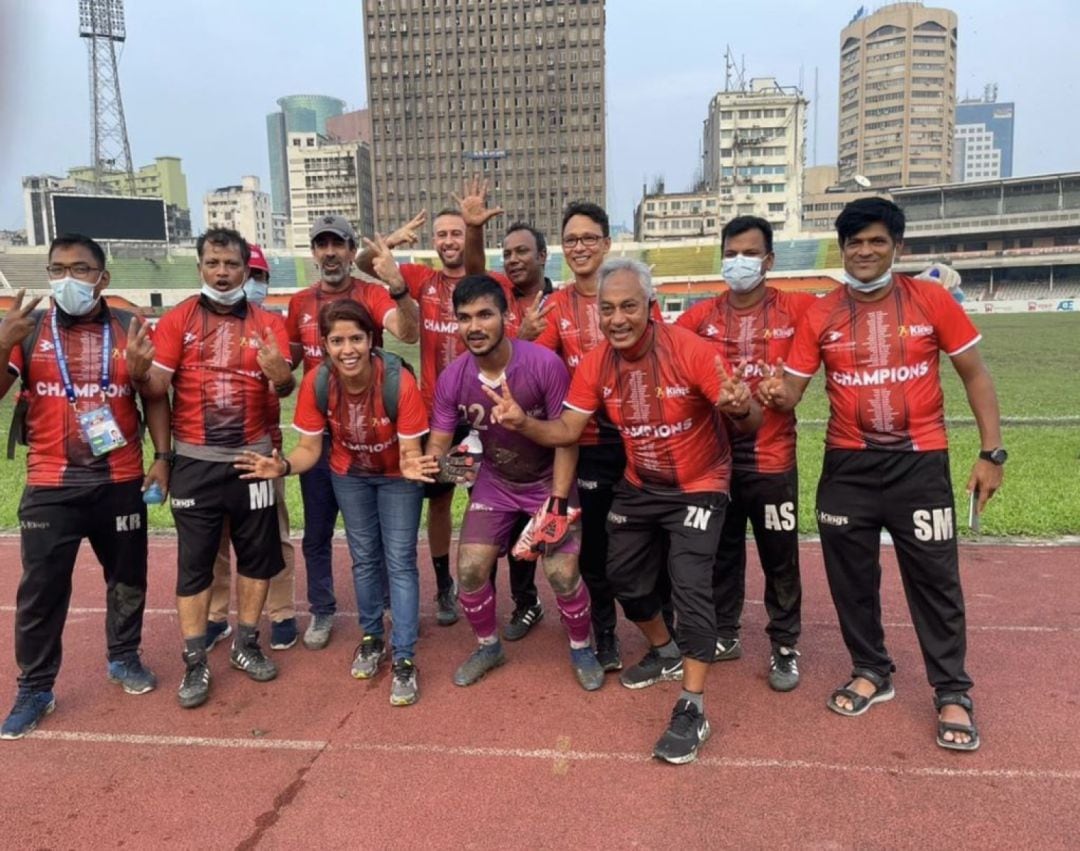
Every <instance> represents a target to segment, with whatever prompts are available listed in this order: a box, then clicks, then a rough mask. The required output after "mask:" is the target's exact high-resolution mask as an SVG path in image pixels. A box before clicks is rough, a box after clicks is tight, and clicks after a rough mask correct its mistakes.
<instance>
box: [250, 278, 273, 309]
mask: <svg viewBox="0 0 1080 851" xmlns="http://www.w3.org/2000/svg"><path fill="white" fill-rule="evenodd" d="M269 294H270V284H268V283H265V282H263V281H256V280H255V279H254V278H248V279H247V281H245V282H244V295H246V296H247V298H248V301H250V302H251V303H252V304H262V303H263V302H264V301H266V297H267V296H268V295H269Z"/></svg>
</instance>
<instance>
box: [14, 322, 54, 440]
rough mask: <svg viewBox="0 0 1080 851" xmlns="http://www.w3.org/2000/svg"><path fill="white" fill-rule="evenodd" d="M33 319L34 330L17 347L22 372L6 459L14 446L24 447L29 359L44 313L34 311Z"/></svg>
mask: <svg viewBox="0 0 1080 851" xmlns="http://www.w3.org/2000/svg"><path fill="white" fill-rule="evenodd" d="M30 315H31V316H32V317H33V319H34V330H33V331H31V332H30V333H29V334H27V335H26V336H25V337H23V339H22V342H21V343H19V347H20V348H21V349H22V362H23V365H22V370H21V371H20V373H19V383H20V390H19V398H18V400H17V401H16V402H15V409H14V410H13V411H12V413H11V428H9V429H8V445H7V457H8V458H9V459H11V458H14V457H15V447H16V445H22V446H26V412H27V410H28V409H29V408H30V400H29V398H28V391H29V388H30V379H29V377H28V376H29V373H30V357H31V356H32V355H33V354H34V349H36V348H37V344H38V340H39V339H40V338H41V329H42V327H44V325H45V321H44V320H45V311H44V310H35V311H34V312H33V313H31V314H30Z"/></svg>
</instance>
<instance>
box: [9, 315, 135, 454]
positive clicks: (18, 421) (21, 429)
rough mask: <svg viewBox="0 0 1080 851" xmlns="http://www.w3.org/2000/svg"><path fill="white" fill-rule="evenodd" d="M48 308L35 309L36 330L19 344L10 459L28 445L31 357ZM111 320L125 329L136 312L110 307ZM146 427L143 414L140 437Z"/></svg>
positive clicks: (10, 434) (10, 432) (10, 430)
mask: <svg viewBox="0 0 1080 851" xmlns="http://www.w3.org/2000/svg"><path fill="white" fill-rule="evenodd" d="M46 313H48V311H47V310H35V311H34V312H33V313H31V314H30V315H31V316H32V317H33V319H34V330H33V331H31V332H30V333H29V334H27V335H26V336H25V337H23V341H22V342H21V343H20V344H19V347H20V348H21V349H22V362H23V368H22V373H21V374H20V375H19V382H20V385H21V388H20V390H19V398H18V401H16V402H15V410H14V411H13V412H12V414H11V428H10V429H9V430H8V445H7V457H8V460H10V459H12V458H14V457H15V447H16V446H26V445H27V440H26V412H27V411H28V410H30V358H31V356H32V355H33V354H34V349H35V348H37V344H38V340H39V339H40V338H41V329H42V326H44V324H45V321H44V320H45V314H46ZM109 315H110V321H111V320H112V319H115V320H117V321H118V322H119V323H120V327H121V328H123V329H124V330H125V331H126V330H127V329H128V328H129V327H130V326H131V320H132V319H134V318H135V314H134V313H130V312H129V311H127V310H120V309H118V308H115V307H110V308H109ZM143 428H144V421H143V418H142V416H141V415H140V417H139V437H140V438H141V437H142V433H143Z"/></svg>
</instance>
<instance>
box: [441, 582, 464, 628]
mask: <svg viewBox="0 0 1080 851" xmlns="http://www.w3.org/2000/svg"><path fill="white" fill-rule="evenodd" d="M435 606H436V608H437V609H438V611H437V612H436V613H435V623H437V624H438V625H439V626H453V625H454V624H456V623H457V622H458V617H459V615H458V607H457V586H455V585H451V586H450V587H449V588H443V589H442V590H440V591H439V593H437V594H436V595H435Z"/></svg>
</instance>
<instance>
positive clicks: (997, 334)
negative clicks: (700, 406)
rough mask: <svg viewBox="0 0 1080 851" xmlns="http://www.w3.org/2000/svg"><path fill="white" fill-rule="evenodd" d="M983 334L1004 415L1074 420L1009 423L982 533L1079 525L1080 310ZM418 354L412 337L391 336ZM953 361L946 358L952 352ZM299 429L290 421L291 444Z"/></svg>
mask: <svg viewBox="0 0 1080 851" xmlns="http://www.w3.org/2000/svg"><path fill="white" fill-rule="evenodd" d="M976 322H977V324H978V326H979V328H980V330H981V331H982V333H983V335H984V339H983V343H982V344H981V348H982V351H983V356H984V357H985V359H986V361H987V363H988V364H989V366H990V370H991V372H992V373H993V375H994V379H995V382H996V384H997V390H998V397H999V399H1000V401H1001V410H1002V416H1003V417H1006V418H1032V419H1037V418H1044V419H1052V418H1056V417H1074V418H1077V420H1076V421H1075V422H1074V423H1073V424H1071V425H1070V424H1066V423H1060V424H1057V423H1050V424H1038V425H1024V424H1014V425H1006V426H1005V427H1004V439H1005V445H1006V446H1007V447H1008V448H1009V455H1010V457H1009V462H1008V465H1007V466H1006V471H1005V484H1004V487H1003V489H1002V490H1001V492H1000V493H999V494H998V495H997V496H996V497H995V498H994V499H993V500H992V501H991V502H990V504H989V506H988V507H987V509H986V512H985V514H984V515H983V518H982V532H983V534H984V535H1025V536H1055V535H1066V534H1080V344H1078V341H1080V314H1064V313H1062V314H1032V315H1026V314H1024V315H998V316H986V317H978V318H977V319H976ZM391 348H395V350H396V351H398V352H399V353H400V354H402V355H404V356H405V357H406V358H408V359H409V360H410V361H412V363H413V364H418V358H417V352H416V347H415V346H399V347H395V346H391ZM946 361H947V359H946ZM942 376H943V383H944V387H945V404H946V412H947V414H948V416H949V417H955V418H970V416H971V411H970V410H969V408H968V406H967V399H966V397H965V396H964V391H963V386H962V385H961V383H960V381H959V379H958V378H957V377H956V374H955V373H954V372H953V370H952V367H951V366H950V365H949V364H948V363H947V362H946V363H943V364H942ZM11 406H12V402H11V399H10V398H8V399H5V400H3V402H2V403H0V438H2V443H0V445H6V442H7V431H8V426H9V423H10V421H11ZM798 414H799V418H800V419H801V420H802V421H803V422H802V424H800V427H799V474H800V501H801V506H800V517H799V525H800V529H801V530H802V531H803V532H807V533H814V532H816V524H815V522H814V517H813V508H814V489H815V487H816V485H817V478H818V474H819V473H820V471H821V459H822V453H823V441H824V436H825V429H824V426H823V425H819V424H816V422H815V421H823V420H824V419H825V418H826V417H827V416H828V404H827V402H826V400H825V396H824V392H823V391H822V381H821V378H820V375H819V376H817V377H815V379H814V381H813V382H811V385H810V388H809V390H808V391H807V395H806V398H805V399H804V400H803V402H802V404H801V405H800V406H799V409H798ZM291 419H292V403H291V400H287V401H286V403H285V404H284V405H283V410H282V422H291ZM949 437H950V442H951V446H952V448H951V457H952V471H953V483H954V487H955V489H956V494H957V497H956V501H957V514H958V516H959V517H960V518H961V520H960V523H959V525H960V528H961V529H962V530H964V529H966V525H965V524H966V518H967V496H966V493H965V492H964V486H965V484H966V482H967V478H968V474H969V473H970V470H971V465H972V462H973V461H974V459H975V456H976V453H977V451H978V448H979V447H978V439H979V438H978V432H977V430H976V429H975V427H974V426H970V425H953V426H951V427H950V431H949ZM295 440H296V438H295V433H294V432H293V431H292V429H285V446H286V450H288V449H289V448H291V446H292V445H293V444H294V443H295ZM25 470H26V468H25V450H24V449H22V448H20V449H19V450H18V454H17V456H16V459H15V460H13V461H8V462H7V463H5V464H0V529H14V528H17V526H18V517H17V509H18V504H19V496H20V494H21V492H22V487H23V481H24V477H25ZM286 493H287V496H288V500H289V512H290V515H291V517H292V522H293V527H294V528H300V527H301V526H302V525H303V508H302V506H301V503H300V486H299V483H298V482H297V480H296V479H295V478H293V479H289V481H288V482H287V485H286ZM464 502H465V498H464V493H463V492H462V491H460V490H459V493H458V499H457V501H456V504H455V505H456V514H457V515H458V517H460V513H461V510H462V508H463V506H464ZM150 524H151V527H152V528H156V529H168V528H171V527H172V518H171V515H170V513H169V509H168V508H165V507H155V508H152V509H151V512H150Z"/></svg>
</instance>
